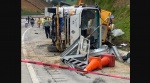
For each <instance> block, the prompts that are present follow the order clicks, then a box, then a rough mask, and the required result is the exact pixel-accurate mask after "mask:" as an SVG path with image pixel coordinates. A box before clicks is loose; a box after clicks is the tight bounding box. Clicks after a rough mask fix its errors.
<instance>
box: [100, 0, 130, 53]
mask: <svg viewBox="0 0 150 83" xmlns="http://www.w3.org/2000/svg"><path fill="white" fill-rule="evenodd" d="M117 1H118V0H101V3H100V4H99V6H100V7H101V8H102V9H105V10H108V11H110V12H112V14H113V15H114V16H115V20H114V24H115V29H121V30H122V31H123V32H124V34H123V35H121V36H119V37H117V38H116V40H115V41H114V43H116V44H121V43H123V42H124V43H126V44H128V45H127V48H121V49H123V50H129V49H130V8H129V7H128V5H129V4H124V3H123V4H121V3H119V1H118V3H117ZM122 1H123V0H122ZM128 1H130V0H128ZM126 3H128V2H126ZM120 4H121V5H120Z"/></svg>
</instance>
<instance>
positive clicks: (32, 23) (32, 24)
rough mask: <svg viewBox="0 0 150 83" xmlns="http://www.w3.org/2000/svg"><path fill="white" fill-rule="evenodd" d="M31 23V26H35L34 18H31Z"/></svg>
mask: <svg viewBox="0 0 150 83" xmlns="http://www.w3.org/2000/svg"><path fill="white" fill-rule="evenodd" d="M30 23H31V26H32V27H33V26H34V19H33V18H31V20H30Z"/></svg>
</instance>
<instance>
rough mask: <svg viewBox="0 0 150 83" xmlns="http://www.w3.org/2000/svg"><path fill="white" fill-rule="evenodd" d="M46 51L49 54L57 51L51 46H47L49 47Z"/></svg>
mask: <svg viewBox="0 0 150 83" xmlns="http://www.w3.org/2000/svg"><path fill="white" fill-rule="evenodd" d="M47 50H48V51H49V52H58V49H57V48H56V46H53V45H49V46H48V47H47Z"/></svg>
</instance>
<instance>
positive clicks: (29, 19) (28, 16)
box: [27, 16, 30, 24]
mask: <svg viewBox="0 0 150 83" xmlns="http://www.w3.org/2000/svg"><path fill="white" fill-rule="evenodd" d="M27 20H28V24H29V22H30V17H29V16H28V18H27Z"/></svg>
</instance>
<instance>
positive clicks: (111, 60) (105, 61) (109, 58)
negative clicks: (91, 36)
mask: <svg viewBox="0 0 150 83" xmlns="http://www.w3.org/2000/svg"><path fill="white" fill-rule="evenodd" d="M101 58H102V59H101V63H102V67H104V66H107V67H114V66H115V56H114V55H112V54H103V55H101Z"/></svg>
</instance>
